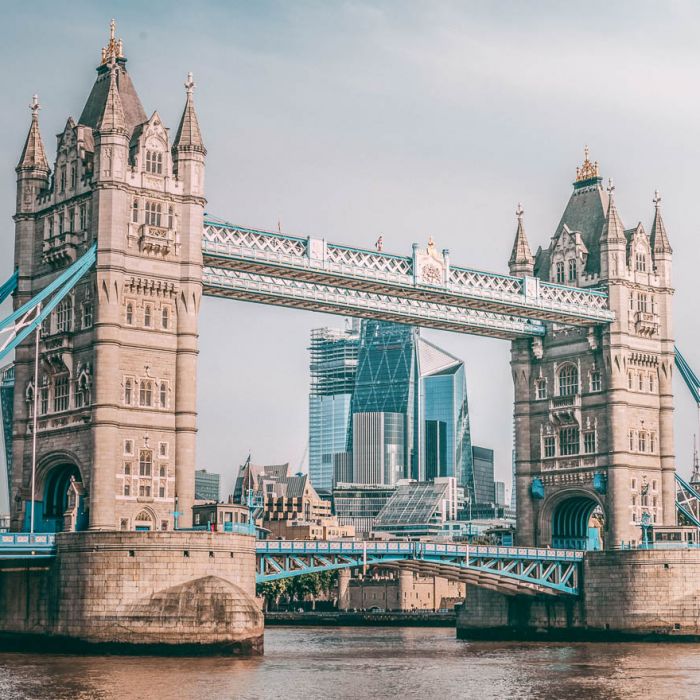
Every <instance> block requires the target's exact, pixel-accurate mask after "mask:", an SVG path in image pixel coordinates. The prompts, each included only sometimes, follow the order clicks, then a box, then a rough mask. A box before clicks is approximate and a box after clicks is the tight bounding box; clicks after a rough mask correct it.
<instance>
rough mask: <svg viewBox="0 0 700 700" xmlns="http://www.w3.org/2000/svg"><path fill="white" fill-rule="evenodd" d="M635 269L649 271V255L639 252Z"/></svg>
mask: <svg viewBox="0 0 700 700" xmlns="http://www.w3.org/2000/svg"><path fill="white" fill-rule="evenodd" d="M635 269H636V270H637V272H646V271H647V256H646V255H644V253H637V254H636V256H635Z"/></svg>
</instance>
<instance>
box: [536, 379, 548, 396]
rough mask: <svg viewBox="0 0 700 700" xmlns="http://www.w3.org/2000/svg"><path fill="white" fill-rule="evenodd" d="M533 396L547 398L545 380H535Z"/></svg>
mask: <svg viewBox="0 0 700 700" xmlns="http://www.w3.org/2000/svg"><path fill="white" fill-rule="evenodd" d="M535 396H536V397H537V398H538V399H546V398H547V381H546V380H545V379H538V380H537V381H536V382H535Z"/></svg>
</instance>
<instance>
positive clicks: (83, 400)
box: [75, 375, 90, 408]
mask: <svg viewBox="0 0 700 700" xmlns="http://www.w3.org/2000/svg"><path fill="white" fill-rule="evenodd" d="M89 405H90V387H89V386H88V379H87V377H86V376H85V375H83V376H81V377H79V378H78V381H77V382H76V384H75V407H76V408H82V407H83V406H89Z"/></svg>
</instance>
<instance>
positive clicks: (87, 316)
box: [83, 301, 93, 328]
mask: <svg viewBox="0 0 700 700" xmlns="http://www.w3.org/2000/svg"><path fill="white" fill-rule="evenodd" d="M92 317H93V306H92V302H91V301H86V302H83V328H90V327H91V326H92Z"/></svg>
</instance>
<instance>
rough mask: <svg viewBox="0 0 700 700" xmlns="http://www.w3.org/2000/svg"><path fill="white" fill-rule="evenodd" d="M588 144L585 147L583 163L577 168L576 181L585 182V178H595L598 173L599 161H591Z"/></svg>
mask: <svg viewBox="0 0 700 700" xmlns="http://www.w3.org/2000/svg"><path fill="white" fill-rule="evenodd" d="M589 154H590V152H589V150H588V146H586V147H585V148H584V149H583V165H581V167H579V168H576V182H583V181H584V180H593V179H594V178H596V177H599V175H598V161H595V162H594V163H591V161H590V159H589V157H588V156H589Z"/></svg>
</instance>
